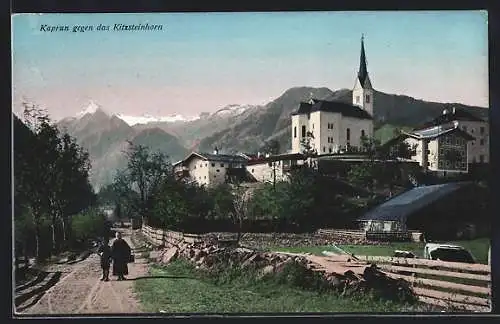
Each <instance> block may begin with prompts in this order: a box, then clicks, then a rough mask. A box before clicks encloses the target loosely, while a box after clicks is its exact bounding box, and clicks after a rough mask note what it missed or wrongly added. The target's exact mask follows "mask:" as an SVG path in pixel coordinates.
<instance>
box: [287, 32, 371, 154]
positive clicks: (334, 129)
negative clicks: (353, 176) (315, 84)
mask: <svg viewBox="0 0 500 324" xmlns="http://www.w3.org/2000/svg"><path fill="white" fill-rule="evenodd" d="M373 92H374V90H373V87H372V84H371V81H370V77H369V76H368V69H367V64H366V54H365V46H364V38H363V37H362V38H361V55H360V62H359V70H358V75H357V77H356V81H355V84H354V88H353V91H352V104H348V103H344V102H339V101H326V100H317V99H314V98H313V99H311V100H309V101H308V102H301V103H300V105H299V109H298V110H297V111H296V112H295V113H293V114H292V152H291V153H301V152H302V151H303V150H304V147H303V141H304V140H305V139H306V138H309V143H310V145H311V148H312V149H313V150H314V151H315V152H316V153H317V154H319V155H323V154H331V153H341V152H345V151H347V150H349V148H351V147H360V146H361V138H362V137H363V136H366V137H372V136H373V101H374V98H373Z"/></svg>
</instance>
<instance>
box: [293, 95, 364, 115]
mask: <svg viewBox="0 0 500 324" xmlns="http://www.w3.org/2000/svg"><path fill="white" fill-rule="evenodd" d="M315 111H324V112H331V113H340V114H342V116H344V117H353V118H359V119H373V117H372V116H371V115H370V114H369V113H368V112H367V111H366V110H363V109H361V108H360V107H358V106H354V105H351V104H348V103H345V102H340V101H327V100H318V99H312V100H311V102H301V103H300V105H299V109H298V110H297V111H296V112H295V113H293V114H292V115H305V114H310V113H313V112H315Z"/></svg>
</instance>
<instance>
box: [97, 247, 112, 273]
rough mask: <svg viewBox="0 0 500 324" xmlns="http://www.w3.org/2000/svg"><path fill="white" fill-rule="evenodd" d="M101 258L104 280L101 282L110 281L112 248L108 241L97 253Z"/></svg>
mask: <svg viewBox="0 0 500 324" xmlns="http://www.w3.org/2000/svg"><path fill="white" fill-rule="evenodd" d="M97 253H98V254H99V256H100V257H101V268H102V278H101V281H109V268H110V266H111V247H110V246H109V245H108V240H105V241H104V242H103V244H102V245H101V247H99V250H98V251H97Z"/></svg>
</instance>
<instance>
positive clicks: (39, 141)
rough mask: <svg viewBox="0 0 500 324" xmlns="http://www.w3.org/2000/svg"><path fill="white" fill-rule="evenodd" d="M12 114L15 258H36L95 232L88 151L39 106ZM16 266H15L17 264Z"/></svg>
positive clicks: (98, 222)
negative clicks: (19, 114)
mask: <svg viewBox="0 0 500 324" xmlns="http://www.w3.org/2000/svg"><path fill="white" fill-rule="evenodd" d="M24 108H25V110H24V116H23V118H22V119H21V118H19V117H18V116H16V115H13V126H14V165H13V169H14V227H15V234H14V237H15V249H14V251H15V255H16V258H17V257H19V256H24V257H25V258H26V259H27V258H28V257H31V256H35V257H36V258H37V259H38V260H41V259H44V258H46V257H48V256H51V255H55V254H58V253H60V252H62V251H66V250H69V249H72V248H74V247H75V246H77V245H78V244H79V243H81V242H82V241H83V240H84V239H86V238H88V237H92V236H95V235H98V234H100V233H101V232H102V231H103V228H104V221H105V219H104V216H103V215H102V214H101V213H100V212H99V211H98V209H97V208H96V194H95V193H94V190H93V188H92V186H91V185H90V182H89V172H90V168H91V165H90V161H89V156H88V153H87V152H85V150H84V149H82V147H80V146H79V145H77V144H76V141H75V139H74V138H72V137H71V136H70V135H68V134H67V133H64V132H60V131H59V129H58V128H57V127H56V125H55V123H53V122H52V121H51V120H50V118H49V117H48V115H47V114H46V113H45V112H44V111H43V110H41V109H39V108H38V107H33V106H30V105H28V104H25V107H24ZM16 264H17V262H16Z"/></svg>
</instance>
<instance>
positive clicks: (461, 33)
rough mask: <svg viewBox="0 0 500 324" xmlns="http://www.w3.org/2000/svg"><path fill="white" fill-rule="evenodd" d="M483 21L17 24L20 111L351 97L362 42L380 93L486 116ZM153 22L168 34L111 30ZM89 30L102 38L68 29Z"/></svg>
mask: <svg viewBox="0 0 500 324" xmlns="http://www.w3.org/2000/svg"><path fill="white" fill-rule="evenodd" d="M487 20H488V18H487V12H486V11H434V12H425V11H420V12H411V11H407V12H405V11H397V12H396V11H394V12H381V11H376V12H375V11H374V12H272V13H271V12H267V13H266V12H262V13H250V12H244V13H243V12H242V13H235V12H231V13H155V14H20V15H14V16H13V17H12V53H13V55H12V62H13V68H12V74H13V75H12V77H13V109H14V111H19V109H20V107H21V105H20V103H21V102H22V101H23V100H25V101H29V102H32V103H35V104H37V105H39V106H41V107H43V108H45V109H47V111H48V112H49V114H50V115H51V117H52V118H54V119H60V118H63V117H67V116H72V115H75V114H76V113H77V112H79V111H80V110H82V109H84V108H85V106H86V105H87V104H88V102H89V101H94V102H96V103H98V104H99V105H101V106H102V107H103V108H104V110H106V111H108V112H111V113H122V114H125V115H141V114H150V115H156V116H164V115H169V114H175V113H178V114H182V115H186V116H194V115H198V114H199V113H201V112H213V111H216V110H218V109H220V108H222V107H224V106H226V105H228V104H263V103H266V102H269V101H271V100H273V99H275V98H277V97H279V96H280V95H281V94H282V93H283V92H284V91H286V90H287V89H289V88H291V87H295V86H312V87H327V88H329V89H331V90H338V89H342V88H352V87H353V86H354V81H355V76H356V73H357V70H358V66H359V56H360V39H361V35H362V34H364V37H365V49H366V56H367V63H368V72H369V75H370V79H371V81H372V85H373V87H374V88H375V89H376V90H379V91H383V92H386V93H393V94H404V95H408V96H411V97H415V98H418V99H423V100H427V101H437V102H459V103H463V104H468V105H477V106H483V107H487V106H488V26H487V24H488V22H487ZM146 23H148V24H149V25H161V26H162V30H155V31H113V30H112V29H113V27H114V24H125V25H128V24H146ZM42 25H47V26H64V25H67V26H69V28H70V29H69V31H53V32H48V31H42V30H41V26H42ZM87 25H88V26H94V31H86V32H79V31H77V32H73V31H72V28H73V26H87ZM98 25H109V26H111V27H110V31H97V30H96V29H95V28H96V27H97V26H98ZM44 28H45V29H46V27H44Z"/></svg>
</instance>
